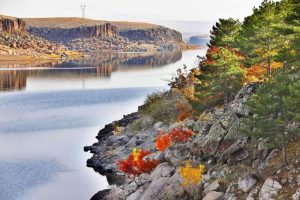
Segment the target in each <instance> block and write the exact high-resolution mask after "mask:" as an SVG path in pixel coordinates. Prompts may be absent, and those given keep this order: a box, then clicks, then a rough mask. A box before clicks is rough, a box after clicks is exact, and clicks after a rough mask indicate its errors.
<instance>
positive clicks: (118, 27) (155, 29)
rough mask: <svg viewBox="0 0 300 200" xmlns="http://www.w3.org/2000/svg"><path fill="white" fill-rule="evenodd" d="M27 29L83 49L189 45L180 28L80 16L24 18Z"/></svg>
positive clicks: (153, 48) (169, 47) (184, 46)
mask: <svg viewBox="0 0 300 200" xmlns="http://www.w3.org/2000/svg"><path fill="white" fill-rule="evenodd" d="M25 21H26V23H27V24H28V25H29V28H28V31H29V32H30V33H32V34H34V35H36V36H39V37H42V38H45V39H47V40H49V41H52V42H56V43H62V44H64V45H65V46H67V47H68V48H69V49H72V50H80V51H105V50H108V51H164V50H168V51H173V50H176V49H177V50H178V49H183V48H188V45H186V44H185V43H184V42H183V41H182V35H181V33H179V32H178V31H175V30H172V29H169V28H166V27H162V26H158V25H154V24H148V23H137V22H123V21H120V22H113V21H112V22H110V21H102V20H90V19H81V18H36V19H25Z"/></svg>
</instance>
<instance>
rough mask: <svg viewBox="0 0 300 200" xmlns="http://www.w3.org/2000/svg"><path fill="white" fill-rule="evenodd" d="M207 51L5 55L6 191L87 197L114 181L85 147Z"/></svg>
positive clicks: (75, 199)
mask: <svg viewBox="0 0 300 200" xmlns="http://www.w3.org/2000/svg"><path fill="white" fill-rule="evenodd" d="M204 53H205V50H204V49H203V50H202V49H201V50H193V51H186V52H183V53H181V52H177V53H161V54H155V55H151V54H108V53H102V54H98V55H94V56H92V57H91V58H88V59H85V60H81V61H69V62H64V63H39V64H36V63H34V64H32V63H21V64H20V63H19V64H16V63H1V62H0V199H1V200H2V199H3V200H16V199H22V200H41V199H43V200H66V199H72V200H84V199H90V198H91V197H92V196H93V195H94V194H95V193H96V192H98V191H99V190H101V189H104V188H107V187H108V184H107V182H106V178H105V177H103V176H101V175H99V174H97V173H95V172H94V171H93V170H92V169H91V168H87V167H86V166H85V165H86V160H87V159H88V158H89V157H91V154H89V153H86V152H83V147H84V146H86V145H91V144H92V143H94V142H96V139H95V136H96V135H97V133H98V131H99V130H100V129H101V128H102V127H103V126H104V125H105V124H106V123H110V122H111V121H113V120H116V119H119V118H121V117H122V116H123V115H124V114H128V113H131V112H134V111H136V110H137V107H138V106H139V105H141V104H142V103H143V101H144V100H145V98H146V96H147V95H148V94H149V93H151V92H153V91H157V90H163V89H167V88H168V87H167V81H166V80H169V79H170V78H171V77H172V76H173V75H174V74H175V71H176V69H177V68H178V67H182V66H183V64H186V65H187V66H189V67H192V66H194V65H195V61H196V56H197V55H204Z"/></svg>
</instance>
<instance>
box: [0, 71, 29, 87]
mask: <svg viewBox="0 0 300 200" xmlns="http://www.w3.org/2000/svg"><path fill="white" fill-rule="evenodd" d="M26 79H27V73H26V72H24V71H0V91H10V90H22V89H24V88H26Z"/></svg>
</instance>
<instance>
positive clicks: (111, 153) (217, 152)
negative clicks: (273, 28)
mask: <svg viewBox="0 0 300 200" xmlns="http://www.w3.org/2000/svg"><path fill="white" fill-rule="evenodd" d="M256 88H257V84H255V83H254V84H249V85H246V86H244V87H243V88H242V89H241V90H240V92H239V93H238V94H237V96H236V97H235V99H234V101H233V102H231V103H230V104H229V105H228V107H227V108H226V109H223V108H216V109H214V110H213V111H210V112H207V113H206V114H205V116H203V117H202V118H201V119H198V120H193V119H188V120H185V121H183V122H179V123H173V124H171V125H166V124H164V123H162V122H157V121H153V120H151V119H149V118H147V117H145V116H143V115H141V113H134V114H131V115H128V116H125V117H124V118H123V119H122V120H120V121H116V122H113V123H111V124H108V125H106V126H105V128H104V129H102V130H101V131H100V132H99V133H98V136H97V139H98V140H99V142H98V143H95V144H94V145H92V146H89V147H85V150H89V151H91V152H92V153H93V154H94V155H93V157H92V158H91V159H89V160H88V162H87V166H89V167H92V168H94V170H96V171H98V172H99V173H101V174H103V175H106V176H107V179H108V182H109V183H110V184H117V185H118V186H113V187H112V188H111V189H109V190H104V191H101V192H99V193H97V194H96V195H95V196H94V197H93V198H92V199H93V200H97V199H102V200H103V199H130V200H149V199H155V200H160V199H168V200H173V199H204V200H221V199H226V200H228V199H230V200H244V199H247V200H254V199H259V200H269V199H278V200H279V199H293V200H296V199H299V197H300V189H299V185H300V175H299V172H300V160H299V155H300V152H299V148H298V147H297V146H299V143H300V140H295V141H294V142H292V143H290V144H289V146H288V150H287V152H288V157H289V160H288V163H289V165H288V166H287V168H285V169H281V166H282V165H281V154H280V151H279V150H277V149H273V150H272V149H269V148H268V147H267V141H266V140H260V141H258V142H257V141H254V140H252V139H251V138H249V137H245V136H243V135H242V134H240V133H239V130H240V128H241V126H242V124H241V123H240V121H241V119H242V118H244V117H247V116H249V110H248V108H247V107H246V106H245V103H246V102H247V101H248V100H249V98H250V97H251V95H252V94H253V93H254V92H255V90H256ZM156 103H157V102H156ZM164 106H166V105H165V104H164ZM169 106H171V105H169ZM165 109H166V108H165ZM120 127H121V128H120ZM174 128H183V129H190V130H192V131H193V132H194V135H193V136H192V137H191V138H190V139H189V140H188V141H186V142H174V143H173V144H172V145H171V146H170V147H168V148H167V149H166V150H164V151H163V152H162V151H158V150H157V149H156V147H155V140H156V138H157V135H158V130H163V131H164V132H166V133H168V132H170V131H172V130H173V129H174ZM132 148H144V149H147V150H150V151H152V152H153V153H152V154H150V155H148V158H149V159H155V160H158V161H159V162H160V164H159V165H158V166H157V167H156V168H155V169H154V170H153V171H152V172H151V173H149V174H147V173H144V174H142V175H140V176H136V177H133V176H132V177H129V176H124V175H123V173H122V172H121V171H119V169H118V165H117V163H118V161H119V160H120V159H124V158H126V157H127V156H128V155H129V154H130V152H131V149H132ZM187 160H189V161H190V162H191V163H192V165H194V166H198V165H199V164H200V163H201V164H204V165H205V168H206V172H205V174H204V175H203V177H202V181H201V182H200V183H196V184H194V185H191V186H190V187H186V186H183V185H182V182H183V178H182V176H181V174H180V172H179V171H180V170H179V169H180V166H182V165H183V164H184V162H185V161H187ZM190 173H192V172H190ZM199 173H200V172H199ZM194 175H195V174H194ZM187 176H189V175H187ZM191 178H193V177H191ZM297 188H298V189H297Z"/></svg>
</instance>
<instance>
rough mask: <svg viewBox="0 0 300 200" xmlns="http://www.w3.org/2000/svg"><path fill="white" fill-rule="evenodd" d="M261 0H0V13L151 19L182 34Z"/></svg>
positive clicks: (205, 29) (206, 28)
mask: <svg viewBox="0 0 300 200" xmlns="http://www.w3.org/2000/svg"><path fill="white" fill-rule="evenodd" d="M261 2H262V0H147V1H146V0H0V15H9V16H14V17H22V18H26V17H81V15H82V11H81V5H85V6H86V10H85V17H86V18H90V19H101V20H117V21H138V22H150V23H154V24H159V25H162V26H166V27H169V28H172V29H175V30H178V31H180V32H181V33H182V34H183V37H184V38H185V37H187V38H188V37H189V36H190V35H195V34H201V35H202V34H205V35H207V34H209V32H210V29H211V27H212V26H213V25H214V24H215V22H216V21H217V20H218V19H219V18H229V17H232V18H234V19H240V20H241V21H243V18H244V17H245V16H247V15H250V14H251V13H252V10H253V8H254V7H257V6H259V4H260V3H261Z"/></svg>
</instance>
